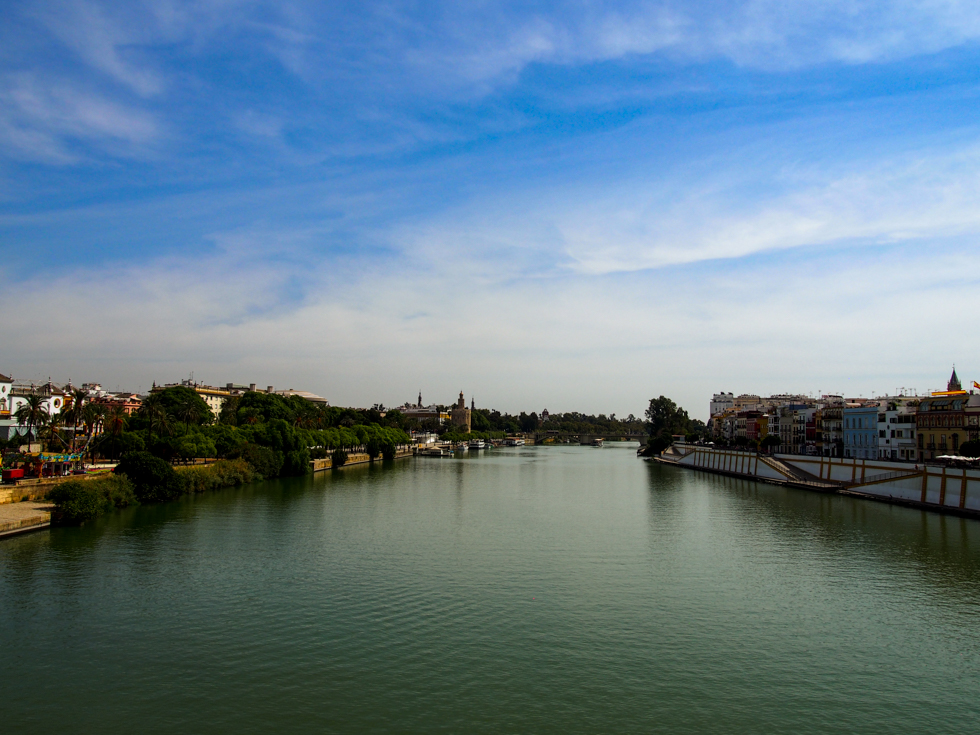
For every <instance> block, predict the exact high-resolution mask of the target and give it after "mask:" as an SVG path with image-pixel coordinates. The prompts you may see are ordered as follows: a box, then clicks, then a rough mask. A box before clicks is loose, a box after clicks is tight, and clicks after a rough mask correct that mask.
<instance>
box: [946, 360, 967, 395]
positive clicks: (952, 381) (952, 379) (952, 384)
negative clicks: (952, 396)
mask: <svg viewBox="0 0 980 735" xmlns="http://www.w3.org/2000/svg"><path fill="white" fill-rule="evenodd" d="M946 390H963V386H962V385H960V379H959V378H958V377H956V366H955V365H953V374H952V375H951V376H949V382H948V383H947V384H946Z"/></svg>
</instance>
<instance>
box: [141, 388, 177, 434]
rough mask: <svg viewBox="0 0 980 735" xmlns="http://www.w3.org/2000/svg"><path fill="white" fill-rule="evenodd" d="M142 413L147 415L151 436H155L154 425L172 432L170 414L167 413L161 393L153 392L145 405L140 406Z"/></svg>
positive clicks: (145, 401)
mask: <svg viewBox="0 0 980 735" xmlns="http://www.w3.org/2000/svg"><path fill="white" fill-rule="evenodd" d="M140 413H141V414H143V415H144V416H145V417H146V420H147V422H148V429H149V434H150V437H151V438H152V437H153V427H154V426H156V427H157V428H158V429H161V430H163V431H165V432H167V433H168V434H169V433H170V415H169V414H168V413H167V408H166V406H164V405H163V400H162V399H161V397H160V394H159V393H151V394H150V395H149V396H148V397H147V398H146V400H144V401H143V405H142V406H140Z"/></svg>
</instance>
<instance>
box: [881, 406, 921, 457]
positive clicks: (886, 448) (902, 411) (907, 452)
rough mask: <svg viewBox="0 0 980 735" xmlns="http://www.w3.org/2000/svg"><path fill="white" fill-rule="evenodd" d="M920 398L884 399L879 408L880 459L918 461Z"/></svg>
mask: <svg viewBox="0 0 980 735" xmlns="http://www.w3.org/2000/svg"><path fill="white" fill-rule="evenodd" d="M918 407H919V399H917V398H914V397H908V398H907V397H905V396H897V397H895V398H886V399H883V400H882V401H881V403H880V407H879V409H878V459H897V460H912V461H916V460H917V459H918V458H919V455H918V446H917V440H916V418H915V417H916V414H917V412H918Z"/></svg>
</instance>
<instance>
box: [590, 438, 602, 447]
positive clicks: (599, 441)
mask: <svg viewBox="0 0 980 735" xmlns="http://www.w3.org/2000/svg"><path fill="white" fill-rule="evenodd" d="M592 446H594V447H601V446H602V437H599V438H597V439H593V440H592Z"/></svg>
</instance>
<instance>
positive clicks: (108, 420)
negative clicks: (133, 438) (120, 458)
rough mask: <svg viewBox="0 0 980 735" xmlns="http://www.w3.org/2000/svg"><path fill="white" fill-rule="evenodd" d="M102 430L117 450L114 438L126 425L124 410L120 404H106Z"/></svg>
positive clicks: (116, 437) (115, 438)
mask: <svg viewBox="0 0 980 735" xmlns="http://www.w3.org/2000/svg"><path fill="white" fill-rule="evenodd" d="M102 426H103V432H104V433H105V435H106V436H108V437H109V438H110V439H111V440H112V443H113V445H114V448H115V449H116V450H117V451H118V446H115V445H116V440H117V439H118V438H119V435H120V434H122V432H123V429H124V428H125V427H126V411H125V410H124V409H123V407H122V406H107V407H106V413H105V417H104V418H103V420H102Z"/></svg>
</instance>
